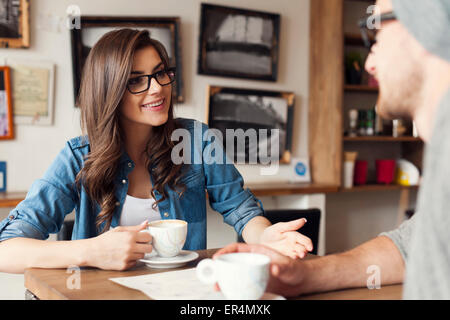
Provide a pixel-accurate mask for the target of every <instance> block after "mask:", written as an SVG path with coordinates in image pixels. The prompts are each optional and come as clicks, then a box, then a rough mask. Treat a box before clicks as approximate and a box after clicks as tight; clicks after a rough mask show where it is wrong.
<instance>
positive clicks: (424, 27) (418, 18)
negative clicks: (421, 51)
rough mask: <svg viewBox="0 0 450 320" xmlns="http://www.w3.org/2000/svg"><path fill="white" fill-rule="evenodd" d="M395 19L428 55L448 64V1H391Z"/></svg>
mask: <svg viewBox="0 0 450 320" xmlns="http://www.w3.org/2000/svg"><path fill="white" fill-rule="evenodd" d="M392 5H393V8H394V13H395V14H396V16H397V19H398V20H399V21H400V23H401V24H403V25H404V26H405V27H406V29H408V31H409V32H410V33H411V34H412V35H413V36H414V38H416V40H417V41H418V42H419V43H420V44H421V45H422V46H423V47H424V48H425V49H426V50H427V51H429V52H430V53H432V54H434V55H436V56H439V57H441V58H443V59H445V60H447V61H448V62H450V0H392Z"/></svg>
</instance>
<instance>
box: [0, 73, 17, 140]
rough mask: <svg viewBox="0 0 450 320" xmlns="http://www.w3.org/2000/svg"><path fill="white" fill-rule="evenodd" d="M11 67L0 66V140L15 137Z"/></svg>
mask: <svg viewBox="0 0 450 320" xmlns="http://www.w3.org/2000/svg"><path fill="white" fill-rule="evenodd" d="M10 81H11V75H10V69H9V67H0V140H5V139H13V138H14V124H13V110H12V101H11V100H12V97H11V82H10Z"/></svg>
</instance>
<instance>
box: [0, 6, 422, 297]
mask: <svg viewBox="0 0 450 320" xmlns="http://www.w3.org/2000/svg"><path fill="white" fill-rule="evenodd" d="M0 3H1V5H2V7H1V8H0V9H2V10H3V13H2V12H0V25H1V24H4V23H5V21H7V19H8V18H7V16H6V13H5V11H4V10H5V8H6V6H8V5H12V6H19V5H26V6H28V14H29V16H28V17H25V18H27V21H28V27H29V39H23V37H22V39H21V41H22V42H21V43H20V44H19V45H17V44H16V45H14V44H12V42H10V43H9V44H10V45H7V44H6V45H5V42H2V40H4V39H3V38H1V37H0V66H9V67H10V71H11V77H10V78H11V79H10V83H11V90H10V91H11V93H10V97H11V98H10V101H11V102H12V103H11V105H12V110H13V113H14V117H12V118H13V121H14V125H13V126H12V129H13V130H11V131H12V133H13V135H12V136H11V135H9V137H7V136H8V135H7V134H5V136H4V137H2V138H4V139H1V140H0V170H2V173H1V174H2V178H5V183H4V184H0V187H1V188H0V189H3V192H0V204H1V205H0V220H2V219H4V218H6V217H8V213H9V211H10V210H11V209H12V206H14V205H15V202H14V201H17V198H19V200H20V198H21V197H23V196H24V195H25V193H26V190H27V189H28V188H29V186H30V185H31V183H32V182H33V181H34V180H35V179H37V178H40V177H41V176H42V175H43V173H44V172H45V170H46V169H47V167H48V166H49V165H50V163H51V162H52V160H53V159H54V157H55V156H56V155H57V153H58V152H59V151H60V150H61V149H62V147H63V146H64V143H65V142H66V141H67V140H69V139H70V138H72V137H75V136H78V135H80V134H81V131H80V125H79V123H80V112H79V111H80V110H79V108H77V107H75V103H74V91H75V90H76V89H75V87H76V84H75V82H76V79H75V78H74V72H76V70H75V69H76V66H75V64H74V59H75V58H74V54H73V45H74V44H73V42H72V38H71V33H72V31H73V30H71V28H69V27H68V26H67V25H66V19H67V16H68V14H74V15H75V17H77V14H78V15H81V17H88V16H91V17H97V18H99V19H96V20H102V19H106V20H108V18H111V17H126V18H132V19H133V18H136V17H139V18H143V20H145V19H148V20H151V21H156V20H157V18H161V17H171V18H177V19H169V20H170V21H172V22H173V21H176V23H178V25H177V27H178V32H177V34H176V40H177V44H178V51H177V53H178V55H177V57H176V58H177V63H178V65H179V67H181V78H180V79H177V80H178V81H179V83H180V84H182V86H180V87H179V89H180V91H179V92H178V100H179V102H177V103H176V104H175V115H176V116H178V117H187V118H194V119H197V120H199V121H202V122H207V121H208V115H210V112H211V111H210V108H212V106H211V104H210V103H209V102H210V99H209V98H210V94H211V86H214V87H218V88H233V89H232V91H233V90H235V89H245V90H247V91H248V92H252V93H256V94H258V93H259V94H262V95H264V94H267V92H268V91H270V92H276V94H275V95H276V96H277V97H282V96H285V95H283V94H282V93H289V94H290V96H291V97H293V98H294V99H293V100H292V98H291V99H290V100H289V101H290V102H292V105H291V106H289V108H293V109H292V110H293V112H290V113H289V115H288V117H289V119H288V120H287V122H288V123H290V124H291V125H292V127H291V128H288V135H289V136H290V138H291V146H290V148H289V150H288V154H287V158H285V159H284V160H285V161H284V162H283V163H280V165H279V170H278V173H277V174H276V175H261V168H262V166H261V165H259V164H239V165H237V168H238V170H239V172H240V173H241V174H242V176H243V177H244V180H245V182H246V185H247V186H249V187H250V188H251V189H252V190H254V193H255V194H256V195H257V196H258V198H259V199H261V201H262V202H263V205H264V208H265V209H307V208H319V209H320V210H321V219H320V226H318V228H319V250H318V254H320V255H323V254H329V253H334V252H340V251H344V250H347V249H350V248H353V247H355V246H357V245H359V244H361V243H362V242H364V241H367V240H369V239H370V238H373V237H375V236H377V235H378V234H379V233H380V232H382V231H387V230H391V229H394V228H395V227H396V226H398V225H399V223H400V222H401V221H402V220H403V219H406V218H407V215H406V214H405V212H406V211H408V210H411V209H412V210H413V209H414V206H415V201H416V194H417V186H409V184H414V183H411V182H406V183H405V181H401V179H399V178H398V179H395V181H392V179H391V180H390V181H387V182H385V183H384V184H379V183H378V184H377V183H376V174H377V172H376V160H379V159H391V160H400V159H403V158H406V159H411V154H413V158H414V157H415V159H416V160H417V158H418V156H417V154H421V153H420V152H421V151H420V149H421V148H422V146H421V142H420V141H419V139H418V138H416V137H414V136H413V131H411V130H410V128H409V127H408V126H407V124H405V123H403V127H402V128H403V130H397V129H398V126H400V125H402V124H401V123H400V124H399V123H398V122H396V123H386V122H384V123H383V122H380V121H375V120H378V119H376V118H377V117H376V114H374V112H373V109H374V107H375V104H376V98H377V95H378V89H377V86H376V85H377V84H376V81H374V79H373V78H370V77H368V75H367V74H366V73H365V72H364V71H363V70H362V69H363V65H364V60H365V58H366V56H367V52H368V51H367V50H366V49H364V47H363V44H362V41H361V37H360V35H359V29H358V26H357V20H358V18H361V17H363V16H365V15H366V14H367V13H368V12H367V9H368V7H369V6H370V5H371V4H373V3H374V2H373V1H363V0H359V1H357V0H278V1H272V0H214V1H206V0H203V1H201V0H183V1H181V0H164V1H154V0H151V1H148V0H130V1H120V0H95V1H88V0H70V1H69V0H58V1H56V0H39V1H35V0H29V1H25V0H6V1H2V2H0ZM202 4H207V5H212V7H213V9H214V6H227V7H233V8H239V9H242V10H244V11H246V12H247V14H248V15H249V16H254V15H257V14H261V12H263V13H269V15H268V16H269V17H270V19H273V20H272V21H278V23H279V28H275V29H276V30H275V32H274V34H275V35H276V36H275V37H274V38H272V39H270V43H269V44H271V45H272V48H271V50H272V51H270V59H271V61H272V62H273V63H274V64H272V66H271V67H272V69H271V71H270V75H268V76H267V77H266V79H263V78H264V77H260V76H255V77H253V78H251V77H245V76H242V75H240V76H239V75H238V76H236V75H234V76H230V74H227V73H226V72H223V73H221V72H216V73H214V72H210V73H209V74H208V70H207V68H203V69H202V70H200V69H201V68H199V64H202V66H203V61H204V59H205V57H201V56H200V53H201V51H202V50H201V48H203V44H202V41H201V40H202V39H203V38H201V36H202V35H203V33H202V31H203V32H204V31H205V30H201V28H202V27H204V28H205V25H206V24H203V25H202V23H201V18H202V17H201V15H202V10H201V8H202ZM77 10H78V12H77ZM20 14H21V15H23V12H21V13H20ZM203 14H204V13H203ZM244 15H245V12H244ZM230 16H232V15H230ZM263 16H264V15H263ZM259 19H261V18H259ZM94 20H95V19H94ZM236 23H238V22H236ZM273 25H275V26H276V23H275V24H273ZM74 26H75V27H76V20H72V28H73V27H74ZM234 27H236V26H234ZM238 28H239V27H238ZM81 30H83V29H81ZM22 36H23V35H22ZM27 40H28V41H27ZM266 40H267V39H266ZM27 42H28V43H27ZM274 44H275V46H274ZM6 46H9V47H8V48H6ZM14 46H16V47H14ZM17 46H23V47H22V48H17ZM203 54H204V52H203ZM27 67H28V68H37V69H34V70H35V72H36V79H40V78H39V72H38V71H36V70H41V71H42V70H47V71H46V72H45V79H46V81H45V82H46V83H47V84H48V86H49V87H48V88H47V93H48V95H47V96H46V98H47V99H46V101H45V104H44V109H45V108H47V109H46V114H42V115H41V116H40V117H35V116H31V115H29V114H28V115H27V114H26V113H24V114H18V113H16V112H15V111H16V110H15V108H14V105H15V103H17V104H18V101H19V100H20V99H21V98H20V94H19V93H20V92H19V91H20V90H18V87H20V88H21V90H22V94H23V92H26V91H27V89H30V87H32V86H35V85H36V83H34V82H33V81H25V80H26V79H27V77H22V78H21V79H22V80H23V79H25V80H23V81H22V82H21V83H19V84H17V81H16V82H14V74H15V72H17V71H20V70H21V68H27ZM242 68H244V66H243V67H242ZM29 70H30V69H29ZM22 71H23V70H22ZM40 76H42V74H40ZM17 78H19V76H17ZM267 78H269V79H267ZM28 80H30V79H29V78H28ZM14 85H16V87H14ZM18 92H19V93H18ZM353 110H359V111H353ZM361 110H365V111H366V112H361ZM0 114H1V112H0ZM364 114H365V117H366V121H365V122H364V121H362V120H363V119H361V117H363V115H364ZM350 116H352V117H353V116H355V117H357V118H356V125H354V124H355V120H350V118H349V117H350ZM358 117H359V118H358ZM6 118H7V117H6ZM380 123H381V124H383V126H381V127H378V129H377V128H376V124H380ZM288 127H289V125H288ZM364 127H365V128H364ZM395 130H397V132H395ZM408 130H409V131H408ZM352 135H356V136H352ZM348 152H357V154H354V156H353V158H355V156H356V160H358V161H357V163H353V164H352V166H353V167H351V170H350V171H351V173H354V174H355V175H356V174H357V172H356V171H357V170H363V171H362V173H361V171H358V172H359V173H358V175H361V174H362V175H363V176H362V179H363V181H362V182H361V181H359V182H358V183H362V184H361V185H354V186H353V187H351V188H345V187H344V183H343V180H344V176H345V175H346V174H348V173H349V171H347V172H345V171H346V170H348V168H347V169H345V167H346V161H345V160H346V156H347V157H349V158H352V156H351V155H352V154H351V153H348ZM349 155H350V156H349ZM347 160H348V159H347ZM350 160H352V159H350ZM298 161H300V162H301V163H303V164H304V165H306V169H307V170H308V171H309V172H310V179H309V181H308V178H307V176H306V177H303V178H299V179H296V181H295V182H294V181H293V180H295V179H294V178H293V176H295V168H296V164H297V162H298ZM350 162H352V161H350ZM413 162H414V161H413ZM5 163H6V165H5ZM415 163H417V161H415ZM397 165H399V162H397ZM361 166H362V169H361ZM365 166H368V169H367V168H366V167H365ZM356 167H358V168H359V169H356ZM417 167H419V168H420V163H419V164H418V165H417ZM364 169H365V170H366V171H365V172H364ZM364 174H367V175H366V177H364ZM355 178H356V176H355ZM359 178H361V176H359ZM301 180H303V182H299V181H301ZM2 183H3V180H2ZM399 183H402V184H403V185H399ZM252 187H253V188H252ZM11 199H12V200H11ZM71 218H72V219H73V215H69V216H68V217H67V219H71ZM207 222H208V235H207V243H208V244H207V246H208V248H217V247H222V246H224V245H225V244H227V243H230V242H234V241H235V240H236V234H235V232H234V230H233V229H232V228H231V227H229V226H228V225H225V224H224V223H223V222H222V218H221V216H220V214H218V213H216V212H214V211H212V210H211V209H210V208H208V216H207ZM50 239H51V240H55V236H54V235H53V236H52V237H51V238H50ZM23 297H24V287H23V275H12V274H5V273H0V299H23Z"/></svg>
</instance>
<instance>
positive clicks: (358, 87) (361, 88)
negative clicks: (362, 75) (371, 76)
mask: <svg viewBox="0 0 450 320" xmlns="http://www.w3.org/2000/svg"><path fill="white" fill-rule="evenodd" d="M344 90H345V91H356V92H373V93H378V87H371V86H368V85H363V84H346V85H344Z"/></svg>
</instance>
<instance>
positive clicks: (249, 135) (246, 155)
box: [206, 86, 295, 164]
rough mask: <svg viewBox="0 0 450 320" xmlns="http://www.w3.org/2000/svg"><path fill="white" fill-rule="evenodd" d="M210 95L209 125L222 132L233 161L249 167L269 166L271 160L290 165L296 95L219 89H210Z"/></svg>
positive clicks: (217, 87)
mask: <svg viewBox="0 0 450 320" xmlns="http://www.w3.org/2000/svg"><path fill="white" fill-rule="evenodd" d="M208 92H209V97H208V99H207V116H206V118H207V119H206V121H207V123H208V126H209V128H214V129H217V130H219V131H220V133H221V135H220V136H221V138H222V139H223V140H222V141H223V145H224V149H225V150H226V153H227V156H228V157H229V158H230V159H232V160H233V161H234V162H237V163H241V162H242V161H241V160H245V161H243V162H244V163H250V164H255V163H263V164H267V161H266V160H265V159H268V158H270V159H272V160H274V159H276V160H279V162H280V163H289V162H290V159H291V151H292V130H293V119H294V118H293V117H294V100H295V95H294V93H292V92H278V91H266V90H247V89H237V88H225V87H219V86H209V88H208ZM242 137H244V138H245V139H242ZM255 137H256V139H255ZM230 139H231V140H230ZM275 153H276V154H275ZM239 159H241V160H239Z"/></svg>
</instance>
